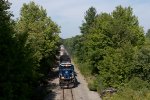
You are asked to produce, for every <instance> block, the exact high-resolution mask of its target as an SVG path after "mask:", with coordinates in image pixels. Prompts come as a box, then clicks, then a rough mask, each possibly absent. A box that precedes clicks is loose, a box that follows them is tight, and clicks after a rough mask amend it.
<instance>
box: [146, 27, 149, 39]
mask: <svg viewBox="0 0 150 100" xmlns="http://www.w3.org/2000/svg"><path fill="white" fill-rule="evenodd" d="M146 37H147V38H150V29H148V31H147V33H146Z"/></svg>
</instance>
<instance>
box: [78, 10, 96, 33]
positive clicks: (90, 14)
mask: <svg viewBox="0 0 150 100" xmlns="http://www.w3.org/2000/svg"><path fill="white" fill-rule="evenodd" d="M96 13H97V12H96V9H95V8H94V7H90V8H89V9H88V10H87V11H86V14H85V16H84V19H85V22H83V23H82V26H81V27H80V30H81V33H83V34H88V33H89V32H88V30H89V28H91V26H92V23H93V22H94V20H95V17H96Z"/></svg>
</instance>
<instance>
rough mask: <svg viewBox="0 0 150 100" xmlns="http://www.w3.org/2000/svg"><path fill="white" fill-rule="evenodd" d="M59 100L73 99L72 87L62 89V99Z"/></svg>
mask: <svg viewBox="0 0 150 100" xmlns="http://www.w3.org/2000/svg"><path fill="white" fill-rule="evenodd" d="M61 100H75V99H74V96H73V91H72V89H62V99H61Z"/></svg>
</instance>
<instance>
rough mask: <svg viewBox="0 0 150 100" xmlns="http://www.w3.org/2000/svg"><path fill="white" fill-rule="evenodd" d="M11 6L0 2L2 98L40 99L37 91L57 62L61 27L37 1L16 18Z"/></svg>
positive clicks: (0, 75) (0, 90)
mask: <svg viewBox="0 0 150 100" xmlns="http://www.w3.org/2000/svg"><path fill="white" fill-rule="evenodd" d="M10 5H11V4H10V3H9V2H8V1H7V0H1V1H0V100H38V99H40V98H35V97H38V96H36V95H38V94H34V93H35V90H36V88H37V86H38V85H39V84H40V83H38V81H40V80H41V79H42V78H43V77H44V76H45V75H46V74H47V73H48V71H49V70H50V67H52V66H53V65H54V62H55V54H56V53H57V49H58V45H59V35H58V33H59V32H60V29H59V27H58V25H57V24H56V23H55V22H53V21H52V20H51V18H50V17H48V16H47V13H46V10H45V9H43V7H41V6H39V5H36V4H35V3H34V2H30V3H29V4H24V5H23V7H22V8H21V12H20V18H19V19H18V20H17V21H14V20H12V19H11V16H12V14H11V13H10V12H9V9H10ZM34 96H35V97H34Z"/></svg>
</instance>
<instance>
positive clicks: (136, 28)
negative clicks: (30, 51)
mask: <svg viewBox="0 0 150 100" xmlns="http://www.w3.org/2000/svg"><path fill="white" fill-rule="evenodd" d="M91 9H93V10H91ZM94 9H95V8H93V7H92V8H89V10H88V11H87V12H86V15H85V22H84V23H83V24H82V26H81V27H80V30H81V33H82V35H79V36H75V37H73V38H70V39H66V40H64V44H65V45H66V46H67V47H68V49H69V50H70V51H71V54H72V55H73V56H75V57H76V58H77V63H78V64H79V65H80V66H79V69H80V70H81V72H84V73H83V74H85V76H87V75H89V76H88V77H91V76H95V77H96V82H95V81H94V80H95V78H92V81H90V82H89V88H90V89H92V90H95V89H97V90H98V91H102V90H103V89H105V88H109V87H113V88H117V89H118V88H120V87H124V86H125V85H126V84H127V83H129V84H130V85H131V84H132V82H133V83H134V82H135V83H138V84H139V85H137V86H138V87H136V88H139V87H142V86H144V85H146V86H147V87H145V88H142V89H148V88H149V84H148V83H149V82H150V76H149V75H150V73H149V72H150V66H149V65H150V64H149V63H150V62H149V61H150V57H149V54H150V49H149V46H150V41H149V39H148V38H145V37H144V31H143V28H142V27H141V26H140V25H139V22H138V19H137V17H136V16H135V15H134V14H133V11H132V8H131V7H125V8H124V7H122V6H117V7H116V9H115V10H114V11H113V12H112V13H100V14H96V10H94ZM91 16H93V17H91ZM85 33H86V34H85ZM146 36H147V35H146ZM87 66H88V67H87ZM85 71H86V72H85ZM135 77H137V78H138V79H136V78H135ZM134 78H135V79H134ZM87 79H88V78H87ZM132 79H133V81H132V82H130V81H131V80H132ZM136 81H139V82H136ZM147 82H148V83H147ZM142 83H143V84H142ZM129 87H130V86H129V85H127V86H126V87H125V88H126V89H125V91H127V93H132V92H133V94H131V96H133V98H136V96H134V95H135V94H134V93H136V91H137V92H139V94H140V93H141V91H140V90H134V89H129ZM125 91H123V92H121V93H124V92H125ZM142 92H143V91H142ZM144 93H149V92H148V91H145V92H144ZM140 95H141V96H142V97H144V95H145V94H140ZM119 96H120V95H119ZM121 96H123V95H122V94H121ZM124 96H127V95H126V94H125V95H124ZM127 98H131V97H130V96H129V97H127ZM148 98H149V97H148ZM118 100H124V99H118ZM126 100H127V99H126ZM129 100H130V99H129ZM131 100H132V99H131ZM133 100H134V99H133Z"/></svg>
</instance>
